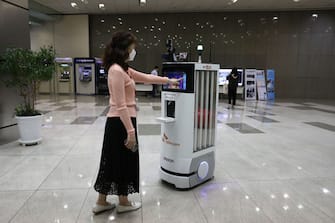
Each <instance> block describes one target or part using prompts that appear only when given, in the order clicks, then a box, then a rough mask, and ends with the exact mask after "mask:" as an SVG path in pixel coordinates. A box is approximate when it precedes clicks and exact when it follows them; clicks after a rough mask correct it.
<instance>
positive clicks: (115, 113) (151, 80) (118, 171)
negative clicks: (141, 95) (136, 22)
mask: <svg viewBox="0 0 335 223" xmlns="http://www.w3.org/2000/svg"><path fill="white" fill-rule="evenodd" d="M135 47H136V37H135V36H134V35H133V34H132V33H130V32H117V33H115V34H114V35H113V36H112V40H111V41H110V42H109V43H108V44H107V46H106V48H105V53H104V57H103V63H104V67H105V68H106V70H108V89H109V94H110V99H109V104H110V110H109V112H108V114H107V119H106V125H105V133H104V139H103V145H102V152H101V160H100V167H99V172H98V175H97V179H96V182H95V184H94V189H95V190H96V191H97V192H98V193H99V196H98V199H97V201H96V204H95V206H94V207H93V209H92V212H93V213H94V214H98V213H101V212H104V211H107V210H110V209H113V208H114V207H116V210H117V212H118V213H122V212H127V211H134V210H137V209H139V208H140V207H141V203H140V202H131V201H129V200H128V195H129V194H132V193H139V152H138V149H137V148H138V146H137V145H138V143H137V130H136V129H137V128H136V100H135V82H140V83H148V84H176V85H178V84H179V81H180V80H178V79H169V78H167V77H158V76H155V75H148V74H144V73H141V72H138V71H136V70H135V69H133V68H130V67H129V65H128V62H129V61H132V60H134V58H135V55H136V51H135ZM107 195H117V196H118V198H119V203H118V205H117V206H116V205H115V204H111V203H109V202H107V199H106V198H107Z"/></svg>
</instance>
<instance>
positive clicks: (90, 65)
mask: <svg viewBox="0 0 335 223" xmlns="http://www.w3.org/2000/svg"><path fill="white" fill-rule="evenodd" d="M74 68H75V82H76V84H75V92H76V94H86V95H92V94H95V93H96V91H95V87H96V84H95V80H96V75H95V68H96V67H95V58H74Z"/></svg>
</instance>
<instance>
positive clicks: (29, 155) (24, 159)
mask: <svg viewBox="0 0 335 223" xmlns="http://www.w3.org/2000/svg"><path fill="white" fill-rule="evenodd" d="M32 152H33V151H32ZM32 152H31V153H32ZM31 153H29V154H26V155H24V158H23V160H20V161H21V162H19V161H18V162H17V163H19V165H17V166H15V167H14V168H13V169H11V170H8V171H6V173H5V174H2V175H1V176H0V178H2V177H4V176H6V175H7V174H9V173H10V172H13V171H15V170H16V169H18V168H19V167H21V166H22V165H24V163H23V161H26V160H27V159H28V158H31V157H38V156H36V155H34V154H31ZM42 156H44V155H42ZM52 156H58V157H61V155H52Z"/></svg>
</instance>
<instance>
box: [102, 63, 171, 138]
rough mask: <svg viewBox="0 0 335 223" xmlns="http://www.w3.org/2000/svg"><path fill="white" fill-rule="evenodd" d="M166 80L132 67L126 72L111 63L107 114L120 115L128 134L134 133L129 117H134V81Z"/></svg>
mask: <svg viewBox="0 0 335 223" xmlns="http://www.w3.org/2000/svg"><path fill="white" fill-rule="evenodd" d="M168 80H169V79H168V78H167V77H159V76H155V75H149V74H144V73H141V72H138V71H136V70H134V69H132V68H129V69H128V73H127V72H125V71H124V70H123V69H122V68H121V66H119V65H118V64H113V65H112V66H111V67H110V68H109V70H108V89H109V94H110V99H109V104H110V109H109V112H108V114H107V116H108V117H120V119H121V121H122V123H123V125H124V126H125V128H126V130H127V132H128V134H134V133H135V129H134V126H133V124H132V122H131V117H136V101H135V82H139V83H146V84H166V83H168Z"/></svg>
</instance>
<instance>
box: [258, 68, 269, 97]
mask: <svg viewBox="0 0 335 223" xmlns="http://www.w3.org/2000/svg"><path fill="white" fill-rule="evenodd" d="M256 85H257V94H258V100H260V101H265V100H266V99H267V95H266V83H265V73H264V70H257V73H256Z"/></svg>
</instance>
